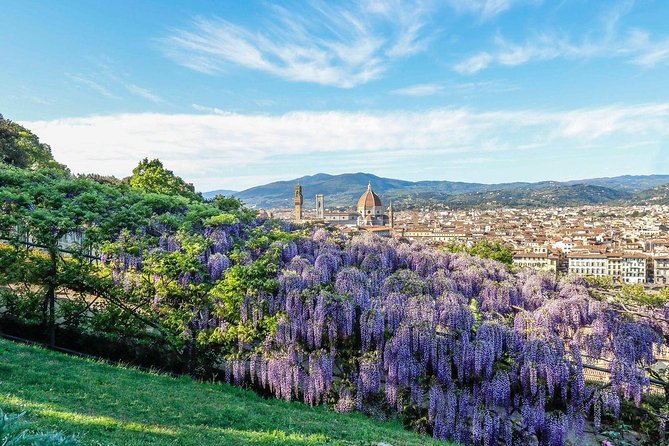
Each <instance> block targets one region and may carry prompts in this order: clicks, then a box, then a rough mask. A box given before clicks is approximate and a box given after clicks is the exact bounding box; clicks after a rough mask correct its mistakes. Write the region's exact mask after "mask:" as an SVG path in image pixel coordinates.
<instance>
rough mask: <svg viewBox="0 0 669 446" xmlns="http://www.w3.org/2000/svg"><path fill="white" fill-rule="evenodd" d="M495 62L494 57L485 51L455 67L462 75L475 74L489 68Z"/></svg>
mask: <svg viewBox="0 0 669 446" xmlns="http://www.w3.org/2000/svg"><path fill="white" fill-rule="evenodd" d="M492 61H493V57H492V56H491V55H490V54H488V53H486V52H485V51H483V52H481V53H479V54H476V55H474V56H471V57H469V58H467V59H466V60H463V61H462V62H460V63H458V64H457V65H455V67H453V69H454V70H455V71H457V72H458V73H460V74H474V73H478V72H479V71H481V70H483V69H485V68H488V65H490V63H491V62H492Z"/></svg>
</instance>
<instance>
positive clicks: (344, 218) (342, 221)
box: [295, 182, 394, 229]
mask: <svg viewBox="0 0 669 446" xmlns="http://www.w3.org/2000/svg"><path fill="white" fill-rule="evenodd" d="M295 197H296V199H295V216H296V217H295V218H296V219H298V215H299V216H300V217H299V219H300V220H301V216H302V186H300V185H297V186H296V187H295ZM316 218H317V221H322V222H324V223H328V224H333V225H339V226H348V227H357V228H370V229H372V228H374V229H381V228H383V227H386V228H392V227H393V225H394V215H393V205H392V204H391V205H390V207H389V208H388V213H386V212H385V209H384V207H383V202H382V201H381V198H380V197H379V196H378V195H377V194H376V193H375V192H374V191H373V190H372V184H371V182H370V183H369V184H368V185H367V190H366V191H364V192H363V194H362V195H361V196H360V199H359V200H358V203H357V206H356V208H355V209H354V210H350V211H344V212H326V210H325V196H324V195H323V194H318V195H316Z"/></svg>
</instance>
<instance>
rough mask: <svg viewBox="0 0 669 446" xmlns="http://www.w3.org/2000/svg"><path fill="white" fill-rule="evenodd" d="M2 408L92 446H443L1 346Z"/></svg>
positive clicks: (235, 394)
mask: <svg viewBox="0 0 669 446" xmlns="http://www.w3.org/2000/svg"><path fill="white" fill-rule="evenodd" d="M0 407H1V408H2V409H4V410H5V411H6V412H22V411H27V412H28V415H27V417H28V418H29V419H30V420H31V421H35V422H36V424H35V425H34V426H33V428H34V429H36V430H40V431H46V430H54V429H56V430H60V431H63V432H64V433H76V434H78V435H79V436H80V439H81V440H82V441H83V442H84V443H85V444H87V445H109V444H113V445H119V446H126V445H127V446H135V445H198V446H206V445H217V446H218V445H244V444H272V445H315V444H340V445H363V444H377V443H379V442H385V443H390V444H392V445H394V446H400V445H401V446H404V445H431V444H433V445H437V444H439V445H442V446H445V445H446V444H447V443H446V442H437V441H434V440H432V439H430V438H428V437H426V436H421V435H418V434H415V433H412V432H410V431H407V430H405V429H404V428H403V427H402V425H401V424H400V423H398V422H381V421H375V420H372V419H370V418H367V417H365V416H364V415H361V414H355V413H354V414H338V413H335V412H332V411H328V410H327V409H325V408H323V407H316V408H311V407H308V406H306V405H304V404H300V403H289V402H285V401H278V400H265V399H263V398H261V397H259V396H258V395H256V394H255V393H253V392H250V391H245V390H242V389H239V388H235V387H232V386H229V385H225V384H210V383H201V382H197V381H194V380H192V379H190V378H188V377H181V378H172V377H170V376H166V375H160V374H153V373H146V372H142V371H139V370H135V369H131V368H123V367H118V366H113V365H109V364H105V363H100V362H96V361H92V360H87V359H81V358H76V357H71V356H68V355H64V354H62V353H57V352H53V351H49V350H46V349H42V348H39V347H33V346H27V345H22V344H16V343H13V342H11V341H6V340H2V339H0Z"/></svg>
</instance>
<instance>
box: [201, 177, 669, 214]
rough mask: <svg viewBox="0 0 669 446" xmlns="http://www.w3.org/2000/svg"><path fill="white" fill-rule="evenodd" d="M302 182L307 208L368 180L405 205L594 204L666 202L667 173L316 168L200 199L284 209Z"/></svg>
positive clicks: (353, 192) (350, 196)
mask: <svg viewBox="0 0 669 446" xmlns="http://www.w3.org/2000/svg"><path fill="white" fill-rule="evenodd" d="M298 183H299V184H301V185H302V192H303V195H304V197H305V206H306V207H310V204H309V203H310V202H311V201H314V203H315V196H316V194H324V195H325V202H326V207H328V208H348V207H353V206H355V204H356V202H357V199H358V198H359V197H360V195H361V194H362V192H364V190H365V188H366V187H367V184H368V183H371V184H372V187H373V189H374V191H375V192H376V193H378V194H379V195H380V196H381V198H382V199H383V201H384V203H386V204H388V203H389V202H390V201H392V202H393V203H394V204H396V205H397V207H401V208H409V207H416V206H424V205H429V204H443V205H447V206H450V207H458V208H466V207H502V206H516V207H541V206H580V205H594V204H617V205H631V204H644V203H648V204H667V203H669V175H624V176H618V177H606V178H591V179H585V180H573V181H540V182H536V183H529V182H514V183H498V184H484V183H465V182H456V181H405V180H398V179H393V178H383V177H379V176H376V175H373V174H370V173H362V172H358V173H346V174H341V175H329V174H326V173H319V174H316V175H310V176H304V177H301V178H295V179H293V180H288V181H276V182H272V183H268V184H264V185H261V186H255V187H252V188H250V189H246V190H243V191H239V192H236V191H230V190H217V191H210V192H205V193H204V194H203V195H204V196H205V198H210V197H213V196H215V195H218V194H222V195H233V196H235V197H237V198H239V199H241V200H242V201H244V202H245V203H246V204H247V205H249V206H252V207H257V208H266V209H272V208H288V207H292V205H293V194H294V189H295V185H296V184H298Z"/></svg>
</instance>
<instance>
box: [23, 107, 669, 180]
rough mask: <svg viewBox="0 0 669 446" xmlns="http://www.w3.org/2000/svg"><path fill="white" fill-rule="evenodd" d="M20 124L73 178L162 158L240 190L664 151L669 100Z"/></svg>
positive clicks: (188, 174) (120, 172)
mask: <svg viewBox="0 0 669 446" xmlns="http://www.w3.org/2000/svg"><path fill="white" fill-rule="evenodd" d="M22 124H24V125H26V126H27V127H28V128H30V129H31V130H33V131H34V132H35V133H36V134H38V135H40V138H41V139H42V140H43V141H44V142H47V143H49V144H50V145H51V146H52V148H53V152H54V156H55V157H56V159H58V160H59V161H61V162H64V163H66V164H67V165H68V166H70V168H71V169H72V170H73V171H74V172H97V173H103V174H113V175H116V176H120V177H122V176H126V175H128V174H129V172H130V171H131V170H132V168H133V167H134V166H135V164H136V163H137V162H138V160H139V159H141V158H143V157H150V158H156V157H157V158H160V159H162V160H163V161H164V162H165V163H166V165H167V166H168V167H169V168H171V169H173V170H175V172H177V173H178V174H179V175H181V176H183V177H185V178H187V179H188V180H189V181H192V182H194V183H195V184H196V186H198V187H199V188H201V189H203V190H208V189H213V188H220V187H223V188H230V189H237V190H239V189H242V188H244V187H248V186H251V185H253V184H254V183H251V180H247V181H244V180H235V181H234V182H233V181H232V180H230V178H243V177H248V178H251V177H252V178H254V179H255V178H257V177H258V176H265V177H270V176H272V175H276V174H277V171H284V172H285V175H286V176H292V175H293V173H295V174H299V173H302V172H304V169H305V168H307V167H308V168H309V169H319V170H331V169H333V167H332V166H334V165H337V166H340V167H341V169H342V170H346V171H352V170H373V169H374V168H377V167H378V166H390V167H388V169H390V168H391V167H392V168H394V169H396V170H397V171H398V172H401V171H403V167H404V166H405V165H406V164H407V163H412V164H415V165H422V166H423V167H424V168H425V167H427V166H434V165H435V162H443V160H444V159H446V158H445V157H451V158H453V157H460V158H473V159H477V158H488V157H489V156H490V155H489V154H492V153H503V152H505V151H516V150H523V153H525V154H527V153H529V152H531V151H532V150H538V149H548V148H555V150H559V151H566V150H577V151H578V150H579V148H581V147H585V146H591V148H589V149H587V150H601V151H602V156H605V154H606V151H607V150H609V149H610V148H612V147H613V148H615V147H621V146H623V145H625V144H630V143H632V142H634V141H638V139H639V137H640V136H639V135H642V136H643V139H644V140H645V141H651V142H654V143H655V145H656V146H658V147H661V146H662V144H663V143H664V142H666V140H667V137H669V103H658V104H641V105H630V106H623V105H612V106H608V107H599V108H588V109H576V110H567V111H542V110H520V111H517V110H515V111H514V110H501V111H493V112H477V111H472V110H469V109H448V108H446V109H433V110H425V111H415V112H412V111H392V112H366V113H363V112H339V111H330V112H292V113H286V114H283V115H276V116H274V115H243V114H234V113H227V114H177V115H167V114H155V113H140V114H121V115H111V116H92V117H84V118H68V119H58V120H53V121H33V122H24V123H22ZM583 150H586V149H583ZM523 156H528V155H523ZM436 160H441V161H436ZM393 166H394V167H393ZM398 176H401V175H398ZM216 178H218V179H219V180H218V181H215V179H216ZM254 181H255V180H254Z"/></svg>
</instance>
